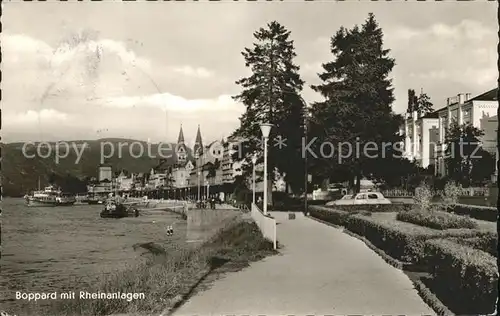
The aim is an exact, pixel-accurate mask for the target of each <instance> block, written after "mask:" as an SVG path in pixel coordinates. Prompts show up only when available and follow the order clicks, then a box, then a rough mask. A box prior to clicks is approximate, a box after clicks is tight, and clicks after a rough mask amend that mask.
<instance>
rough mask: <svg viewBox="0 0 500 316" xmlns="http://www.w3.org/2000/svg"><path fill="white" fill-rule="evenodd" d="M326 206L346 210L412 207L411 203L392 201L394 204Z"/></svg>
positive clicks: (374, 210) (390, 209)
mask: <svg viewBox="0 0 500 316" xmlns="http://www.w3.org/2000/svg"><path fill="white" fill-rule="evenodd" d="M327 207H328V208H332V209H337V210H342V211H346V212H357V211H366V212H373V213H376V212H403V211H409V210H411V209H412V207H413V205H412V204H404V203H394V204H374V205H359V204H358V205H327Z"/></svg>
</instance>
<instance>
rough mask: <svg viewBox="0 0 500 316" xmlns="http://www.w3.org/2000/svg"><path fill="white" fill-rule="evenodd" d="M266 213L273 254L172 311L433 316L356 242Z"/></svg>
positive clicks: (399, 277) (396, 273)
mask: <svg viewBox="0 0 500 316" xmlns="http://www.w3.org/2000/svg"><path fill="white" fill-rule="evenodd" d="M271 214H272V216H274V217H275V218H276V220H277V222H278V226H277V237H278V242H279V243H280V245H281V247H282V248H281V249H280V250H279V251H280V254H279V255H276V256H272V257H268V258H265V259H264V260H262V261H259V262H255V263H252V264H251V265H250V266H249V267H248V268H246V269H244V270H242V271H240V272H235V273H229V274H227V275H225V276H223V278H222V279H220V280H217V281H216V282H215V283H214V284H213V285H212V287H211V288H210V289H208V290H206V291H204V292H201V293H199V294H197V295H195V296H194V297H192V298H190V299H189V300H188V301H187V302H186V303H185V304H184V305H182V306H181V307H180V308H179V309H178V310H177V311H176V312H175V313H174V314H173V315H176V316H193V315H217V316H220V315H266V316H273V315H276V316H277V315H415V316H417V315H418V316H422V315H435V312H433V310H432V309H431V308H430V307H428V306H427V305H426V304H425V303H424V302H423V301H422V299H421V298H420V297H419V295H418V294H417V291H416V290H415V289H414V288H413V285H412V283H411V281H410V280H409V279H408V277H407V276H406V275H405V274H404V273H403V272H402V271H400V270H398V269H396V268H393V267H392V266H390V265H388V264H387V263H386V262H385V261H384V260H383V259H382V258H380V257H379V256H378V255H377V254H376V253H374V252H373V251H372V250H371V249H369V248H368V247H367V246H366V245H365V244H364V243H363V242H362V241H360V240H358V239H356V238H353V237H351V236H349V235H347V234H344V233H343V232H342V230H340V229H337V228H333V227H331V226H327V225H324V224H321V223H319V222H316V221H314V220H312V219H310V218H307V217H305V216H303V215H302V214H297V218H296V219H295V220H288V214H287V213H280V212H271Z"/></svg>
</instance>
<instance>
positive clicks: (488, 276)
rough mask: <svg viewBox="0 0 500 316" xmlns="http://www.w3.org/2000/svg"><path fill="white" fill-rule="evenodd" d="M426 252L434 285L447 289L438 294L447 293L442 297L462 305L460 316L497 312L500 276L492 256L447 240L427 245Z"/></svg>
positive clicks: (438, 240)
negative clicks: (499, 280) (463, 314)
mask: <svg viewBox="0 0 500 316" xmlns="http://www.w3.org/2000/svg"><path fill="white" fill-rule="evenodd" d="M426 251H427V253H428V255H427V260H428V262H429V266H430V267H432V270H431V272H432V274H433V276H434V281H435V283H436V284H441V285H445V286H443V288H442V289H441V290H438V291H439V292H444V293H439V294H441V295H440V296H444V297H448V298H449V300H450V302H449V303H450V304H453V305H459V307H458V308H459V309H460V313H461V314H462V313H465V314H471V315H479V314H483V315H484V314H488V313H491V312H492V311H493V310H494V309H495V302H496V298H497V281H498V276H497V270H496V259H495V258H494V257H493V256H491V255H489V254H487V253H485V252H484V251H480V250H477V249H472V248H470V247H467V246H464V245H460V244H458V243H455V242H453V241H451V240H446V239H437V240H430V241H427V243H426ZM445 303H446V302H445ZM457 303H459V304H457ZM454 309H457V307H455V308H454Z"/></svg>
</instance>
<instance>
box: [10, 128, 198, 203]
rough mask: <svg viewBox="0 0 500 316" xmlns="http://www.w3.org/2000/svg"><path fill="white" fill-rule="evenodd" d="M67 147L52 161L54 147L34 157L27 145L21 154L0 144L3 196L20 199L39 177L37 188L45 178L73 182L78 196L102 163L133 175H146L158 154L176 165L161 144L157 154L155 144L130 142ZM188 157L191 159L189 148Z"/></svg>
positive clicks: (18, 148) (87, 142)
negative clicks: (139, 173) (141, 173)
mask: <svg viewBox="0 0 500 316" xmlns="http://www.w3.org/2000/svg"><path fill="white" fill-rule="evenodd" d="M67 143H68V144H70V147H69V151H68V150H67V149H66V147H65V146H59V149H58V150H59V157H60V158H59V159H57V157H56V149H55V148H56V143H50V145H51V153H50V155H47V153H48V146H47V145H45V146H43V147H40V148H41V149H40V150H39V153H37V149H36V147H35V146H34V145H33V144H28V145H26V146H25V149H24V153H23V146H24V145H25V144H24V143H7V144H0V146H1V150H2V178H3V179H2V185H3V195H4V196H23V195H24V194H25V193H26V192H28V191H30V190H33V189H36V188H37V187H38V178H39V177H40V185H41V186H45V185H47V184H48V183H49V178H51V179H56V182H57V181H63V182H64V181H66V182H67V180H68V179H74V181H73V182H75V181H77V182H78V181H79V182H80V185H76V184H75V185H73V187H74V190H80V191H79V192H82V191H81V190H82V189H83V190H84V188H85V183H86V181H87V180H88V179H89V178H91V177H97V169H98V166H99V164H101V162H102V161H104V162H105V163H106V164H109V165H111V166H112V168H113V171H114V172H116V171H120V170H122V169H125V170H127V171H129V172H133V173H138V172H149V171H150V170H151V168H154V167H156V166H157V165H158V164H159V163H160V161H161V159H162V156H161V154H162V153H163V154H162V155H163V158H165V159H166V165H170V164H172V163H173V162H175V161H176V156H175V144H174V143H172V144H170V146H171V147H168V145H167V144H163V145H162V148H160V151H159V146H158V144H148V143H147V142H145V141H139V140H133V139H118V138H113V139H99V140H76V141H67ZM120 143H121V146H120ZM125 144H128V146H127V145H125ZM141 147H142V149H143V152H142V153H141V150H140V149H141ZM111 148H113V150H112V149H111ZM148 148H149V150H148ZM148 151H149V153H148ZM40 153H41V155H40ZM41 156H42V157H41ZM44 156H47V157H46V158H43V157H44ZM188 156H189V157H192V150H191V149H190V148H188ZM108 157H109V158H108ZM52 174H55V176H54V175H52ZM63 179H65V180H63ZM57 184H59V185H61V184H60V183H57ZM75 193H76V192H75Z"/></svg>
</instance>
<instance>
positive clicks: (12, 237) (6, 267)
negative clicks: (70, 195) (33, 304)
mask: <svg viewBox="0 0 500 316" xmlns="http://www.w3.org/2000/svg"><path fill="white" fill-rule="evenodd" d="M101 209H102V205H74V206H69V207H27V206H25V205H24V200H23V199H9V198H5V199H4V200H3V201H2V212H3V214H2V215H1V217H2V254H1V259H0V310H1V309H3V310H5V311H8V312H9V313H16V312H17V311H19V310H21V309H23V305H25V304H27V302H26V301H22V300H16V299H15V293H16V291H22V292H54V291H57V292H62V291H78V290H80V289H81V290H85V288H86V285H87V284H91V283H94V282H95V281H96V280H98V279H99V277H100V276H101V275H102V273H105V274H106V273H110V272H113V271H116V270H120V269H124V268H126V267H127V266H128V265H132V264H134V263H137V262H138V261H140V260H142V258H144V256H143V255H144V253H145V250H144V249H143V248H141V247H137V245H140V244H143V243H149V242H154V243H156V244H158V245H161V246H162V247H163V248H165V249H166V250H167V251H168V250H169V249H171V248H173V247H174V246H176V247H178V246H182V247H184V246H186V245H187V244H186V226H187V225H186V222H185V221H183V220H182V219H181V218H180V216H179V215H177V214H175V213H170V212H162V211H150V212H145V213H144V214H141V216H139V217H137V218H135V217H131V218H122V219H109V218H100V216H99V212H100V211H101ZM172 224H173V226H174V235H173V236H167V234H166V227H167V226H168V225H172ZM134 246H135V247H134Z"/></svg>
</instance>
